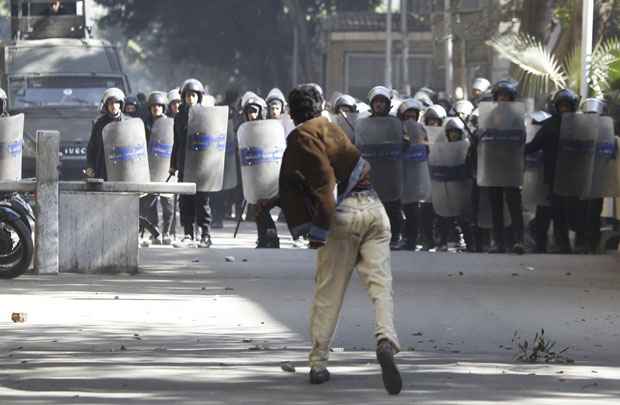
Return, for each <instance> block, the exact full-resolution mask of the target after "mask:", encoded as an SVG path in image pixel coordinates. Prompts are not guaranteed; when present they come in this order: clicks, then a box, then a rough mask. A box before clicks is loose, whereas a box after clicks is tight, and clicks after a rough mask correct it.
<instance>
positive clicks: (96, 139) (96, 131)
mask: <svg viewBox="0 0 620 405" xmlns="http://www.w3.org/2000/svg"><path fill="white" fill-rule="evenodd" d="M101 101H102V107H101V111H102V115H101V116H100V117H99V118H97V120H96V121H95V122H94V124H93V127H92V130H91V134H90V139H89V141H88V147H87V149H86V165H87V166H86V170H85V174H86V176H88V177H96V178H99V179H103V180H107V178H108V175H107V172H106V167H105V152H104V148H103V128H104V127H105V126H106V125H108V124H109V123H110V122H113V121H121V120H123V119H124V115H123V112H122V111H123V107H124V104H125V93H123V91H122V90H121V89H117V88H114V87H113V88H109V89H107V90H106V91H105V92H104V93H103V97H102V99H101Z"/></svg>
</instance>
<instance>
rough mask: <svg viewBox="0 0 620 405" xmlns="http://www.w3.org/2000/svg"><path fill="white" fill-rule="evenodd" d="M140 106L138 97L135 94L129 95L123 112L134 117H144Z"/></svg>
mask: <svg viewBox="0 0 620 405" xmlns="http://www.w3.org/2000/svg"><path fill="white" fill-rule="evenodd" d="M138 107H139V103H138V99H137V98H136V97H134V96H129V97H127V99H126V100H125V107H124V108H123V113H124V114H125V115H128V116H130V117H132V118H142V116H141V115H140V111H139V109H138Z"/></svg>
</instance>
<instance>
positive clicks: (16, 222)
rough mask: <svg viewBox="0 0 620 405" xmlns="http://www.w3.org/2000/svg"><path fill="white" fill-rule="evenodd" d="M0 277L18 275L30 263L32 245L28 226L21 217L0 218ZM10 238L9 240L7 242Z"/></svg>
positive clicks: (32, 251) (23, 271)
mask: <svg viewBox="0 0 620 405" xmlns="http://www.w3.org/2000/svg"><path fill="white" fill-rule="evenodd" d="M0 228H1V229H0V240H2V241H3V242H2V244H1V245H2V250H0V279H10V278H15V277H19V276H21V275H22V274H24V273H25V272H26V270H28V268H29V267H30V263H32V256H33V253H34V246H33V242H32V234H31V232H30V228H29V227H28V226H26V224H24V222H23V221H22V220H21V219H12V218H6V217H4V218H0ZM9 240H10V242H9Z"/></svg>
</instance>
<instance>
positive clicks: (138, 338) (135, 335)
mask: <svg viewBox="0 0 620 405" xmlns="http://www.w3.org/2000/svg"><path fill="white" fill-rule="evenodd" d="M133 338H134V339H136V340H142V338H141V337H140V335H138V334H137V333H134V334H133Z"/></svg>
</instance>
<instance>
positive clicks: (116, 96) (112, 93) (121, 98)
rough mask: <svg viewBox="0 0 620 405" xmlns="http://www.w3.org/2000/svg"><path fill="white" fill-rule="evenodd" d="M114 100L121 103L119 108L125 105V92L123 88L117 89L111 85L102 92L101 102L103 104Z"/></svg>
mask: <svg viewBox="0 0 620 405" xmlns="http://www.w3.org/2000/svg"><path fill="white" fill-rule="evenodd" d="M110 100H114V101H118V102H119V103H121V109H123V107H124V106H125V93H123V90H121V89H118V88H116V87H112V88H109V89H107V90H106V91H104V92H103V96H102V97H101V103H102V104H103V105H104V106H105V105H106V104H107V103H108V101H110Z"/></svg>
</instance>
